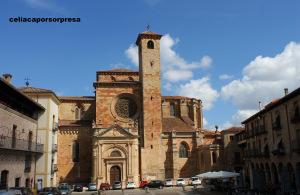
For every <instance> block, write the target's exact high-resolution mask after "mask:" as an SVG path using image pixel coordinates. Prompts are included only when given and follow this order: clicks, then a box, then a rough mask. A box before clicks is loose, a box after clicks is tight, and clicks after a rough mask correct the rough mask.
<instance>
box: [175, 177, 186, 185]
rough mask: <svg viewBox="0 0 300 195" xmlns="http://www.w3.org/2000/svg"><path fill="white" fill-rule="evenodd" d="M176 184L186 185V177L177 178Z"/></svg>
mask: <svg viewBox="0 0 300 195" xmlns="http://www.w3.org/2000/svg"><path fill="white" fill-rule="evenodd" d="M176 185H177V186H184V185H185V181H184V179H183V178H178V179H177V180H176Z"/></svg>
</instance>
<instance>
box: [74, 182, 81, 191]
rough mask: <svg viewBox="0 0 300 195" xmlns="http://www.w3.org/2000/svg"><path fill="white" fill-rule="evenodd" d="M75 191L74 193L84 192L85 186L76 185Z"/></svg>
mask: <svg viewBox="0 0 300 195" xmlns="http://www.w3.org/2000/svg"><path fill="white" fill-rule="evenodd" d="M73 191H74V192H82V191H83V185H82V184H75V185H74V189H73Z"/></svg>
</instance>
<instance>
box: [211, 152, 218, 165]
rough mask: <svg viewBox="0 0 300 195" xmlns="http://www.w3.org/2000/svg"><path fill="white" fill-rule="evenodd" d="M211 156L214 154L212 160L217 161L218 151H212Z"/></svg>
mask: <svg viewBox="0 0 300 195" xmlns="http://www.w3.org/2000/svg"><path fill="white" fill-rule="evenodd" d="M211 156H212V162H213V164H215V163H217V153H216V152H212V153H211Z"/></svg>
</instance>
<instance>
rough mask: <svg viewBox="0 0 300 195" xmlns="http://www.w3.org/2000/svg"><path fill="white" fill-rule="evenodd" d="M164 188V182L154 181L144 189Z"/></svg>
mask: <svg viewBox="0 0 300 195" xmlns="http://www.w3.org/2000/svg"><path fill="white" fill-rule="evenodd" d="M163 187H164V182H163V181H161V180H152V181H150V182H149V183H148V184H146V185H145V187H144V188H159V189H162V188H163Z"/></svg>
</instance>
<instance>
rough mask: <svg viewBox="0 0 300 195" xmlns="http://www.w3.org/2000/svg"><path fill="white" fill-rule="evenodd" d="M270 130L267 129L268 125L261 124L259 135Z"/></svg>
mask: <svg viewBox="0 0 300 195" xmlns="http://www.w3.org/2000/svg"><path fill="white" fill-rule="evenodd" d="M266 133H268V131H267V130H266V127H265V126H264V125H260V126H259V131H258V135H262V134H266Z"/></svg>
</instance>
